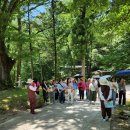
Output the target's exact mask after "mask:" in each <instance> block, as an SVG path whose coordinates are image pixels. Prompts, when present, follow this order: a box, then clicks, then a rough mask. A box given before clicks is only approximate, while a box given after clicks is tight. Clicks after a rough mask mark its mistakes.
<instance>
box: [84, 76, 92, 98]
mask: <svg viewBox="0 0 130 130" xmlns="http://www.w3.org/2000/svg"><path fill="white" fill-rule="evenodd" d="M90 81H91V79H90V78H88V81H87V82H86V88H85V89H86V100H88V99H89V84H90Z"/></svg>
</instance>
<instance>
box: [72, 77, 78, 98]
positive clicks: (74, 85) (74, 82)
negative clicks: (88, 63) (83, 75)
mask: <svg viewBox="0 0 130 130" xmlns="http://www.w3.org/2000/svg"><path fill="white" fill-rule="evenodd" d="M72 85H73V89H74V92H73V93H74V100H76V96H77V89H78V84H77V81H76V79H73V81H72Z"/></svg>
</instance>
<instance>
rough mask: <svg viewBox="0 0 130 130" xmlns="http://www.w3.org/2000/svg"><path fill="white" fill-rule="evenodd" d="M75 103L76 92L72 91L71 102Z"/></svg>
mask: <svg viewBox="0 0 130 130" xmlns="http://www.w3.org/2000/svg"><path fill="white" fill-rule="evenodd" d="M73 103H74V92H71V104H73Z"/></svg>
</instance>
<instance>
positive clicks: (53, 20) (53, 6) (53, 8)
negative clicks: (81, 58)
mask: <svg viewBox="0 0 130 130" xmlns="http://www.w3.org/2000/svg"><path fill="white" fill-rule="evenodd" d="M51 7H52V22H53V23H52V26H53V42H54V47H55V48H54V52H55V60H54V61H55V80H56V78H57V42H56V28H55V24H56V19H55V0H52V2H51Z"/></svg>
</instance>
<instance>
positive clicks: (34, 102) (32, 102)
mask: <svg viewBox="0 0 130 130" xmlns="http://www.w3.org/2000/svg"><path fill="white" fill-rule="evenodd" d="M29 101H30V113H32V114H35V111H34V110H35V107H36V98H29Z"/></svg>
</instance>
